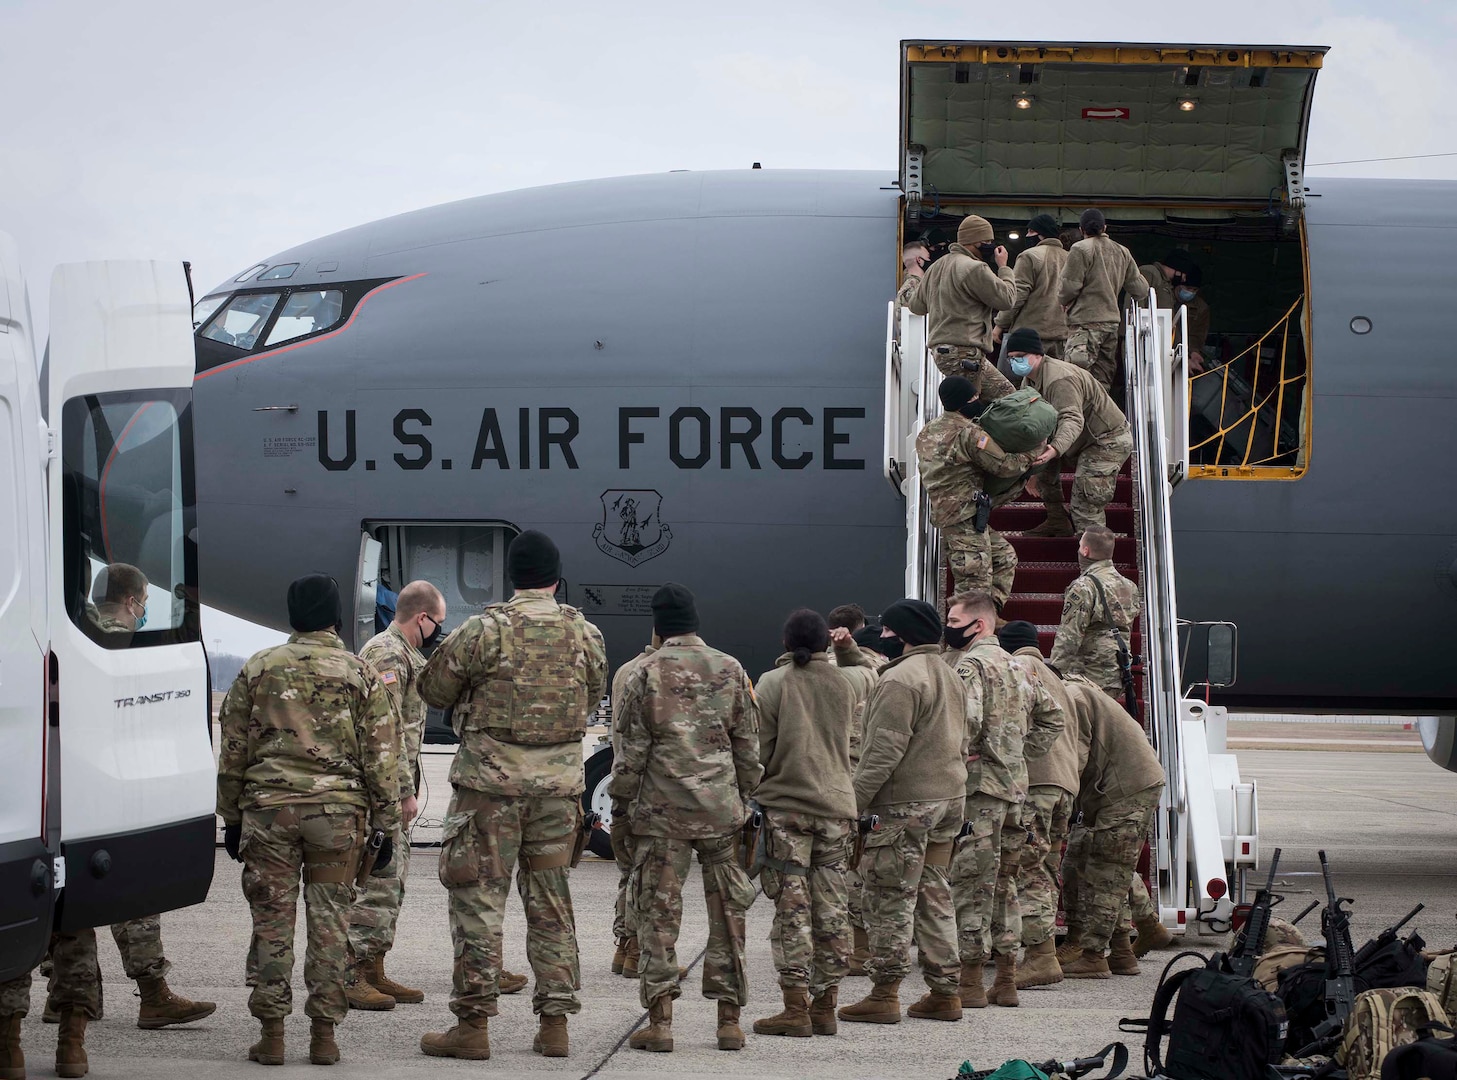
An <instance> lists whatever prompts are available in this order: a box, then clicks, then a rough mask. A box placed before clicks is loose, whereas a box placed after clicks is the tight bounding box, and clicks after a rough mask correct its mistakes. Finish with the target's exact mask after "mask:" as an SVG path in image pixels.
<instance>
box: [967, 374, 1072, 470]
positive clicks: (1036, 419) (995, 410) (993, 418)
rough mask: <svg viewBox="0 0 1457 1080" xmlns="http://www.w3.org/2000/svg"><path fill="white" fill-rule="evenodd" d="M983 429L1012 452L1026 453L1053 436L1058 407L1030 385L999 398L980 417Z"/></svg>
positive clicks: (979, 422)
mask: <svg viewBox="0 0 1457 1080" xmlns="http://www.w3.org/2000/svg"><path fill="white" fill-rule="evenodd" d="M977 423H978V424H980V425H981V429H982V430H983V431H985V432H986V433H987V434H988V435H990V436H991V437H992V438H993V439H996V440H997V445H998V446H1000V447H1001V448H1002V449H1003V450H1005V451H1006V452H1007V453H1009V454H1025V453H1026V452H1027V451H1029V450H1032V449H1035V448H1036V447H1037V445H1038V444H1039V443H1042V442H1045V441H1047V440H1048V439H1050V438H1052V433H1053V432H1054V431H1056V430H1057V410H1056V409H1054V408H1053V407H1052V406H1051V405H1050V404H1048V402H1047V401H1046V399H1045V398H1043V396H1042V395H1041V394H1040V393H1038V392H1037V391H1036V390H1034V389H1032V387H1030V386H1024V387H1023V388H1022V389H1021V390H1014V391H1012V393H1010V394H1008V395H1007V396H1006V397H1000V398H997V400H996V401H993V402H992V403H991V404H990V405H988V406H987V407H986V409H985V410H983V412H982V414H981V418H980V419H979V420H977Z"/></svg>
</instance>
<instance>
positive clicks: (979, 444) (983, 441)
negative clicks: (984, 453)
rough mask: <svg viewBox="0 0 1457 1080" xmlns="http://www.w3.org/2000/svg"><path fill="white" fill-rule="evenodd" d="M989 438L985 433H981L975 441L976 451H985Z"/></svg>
mask: <svg viewBox="0 0 1457 1080" xmlns="http://www.w3.org/2000/svg"><path fill="white" fill-rule="evenodd" d="M990 438H991V436H990V435H988V434H986V433H985V432H983V433H982V437H981V438H980V439H977V440H976V448H977V449H978V450H985V449H986V448H987V440H988V439H990Z"/></svg>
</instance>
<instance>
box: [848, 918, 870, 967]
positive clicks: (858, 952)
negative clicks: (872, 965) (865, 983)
mask: <svg viewBox="0 0 1457 1080" xmlns="http://www.w3.org/2000/svg"><path fill="white" fill-rule="evenodd" d="M869 959H870V936H869V935H868V934H866V933H865V928H864V927H863V926H857V927H855V951H854V952H852V953H851V954H850V971H849V974H851V975H864V974H865V962H866V961H867V960H869Z"/></svg>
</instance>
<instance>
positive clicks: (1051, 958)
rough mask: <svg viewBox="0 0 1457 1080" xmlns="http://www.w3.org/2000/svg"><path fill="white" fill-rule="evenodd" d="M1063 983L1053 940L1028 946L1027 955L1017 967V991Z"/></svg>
mask: <svg viewBox="0 0 1457 1080" xmlns="http://www.w3.org/2000/svg"><path fill="white" fill-rule="evenodd" d="M1060 982H1062V965H1061V964H1059V963H1058V962H1057V949H1056V948H1054V947H1053V944H1052V938H1048V939H1047V940H1046V941H1039V942H1038V943H1037V944H1036V945H1028V946H1027V955H1026V956H1024V957H1023V958H1022V963H1021V964H1020V965H1018V967H1017V989H1018V990H1026V989H1027V988H1028V987H1029V986H1052V985H1053V984H1054V983H1060Z"/></svg>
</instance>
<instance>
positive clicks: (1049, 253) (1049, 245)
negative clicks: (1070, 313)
mask: <svg viewBox="0 0 1457 1080" xmlns="http://www.w3.org/2000/svg"><path fill="white" fill-rule="evenodd" d="M1066 261H1067V251H1066V250H1064V248H1063V246H1062V241H1061V240H1059V239H1057V237H1055V236H1051V237H1047V238H1046V239H1044V240H1043V241H1042V242H1041V243H1039V244H1037V245H1036V246H1035V247H1030V248H1028V249H1027V250H1026V251H1024V252H1022V254H1020V255H1018V256H1017V265H1016V266H1014V267H1013V268H1012V281H1013V283H1014V287H1015V289H1016V298H1015V299H1014V300H1013V302H1012V306H1011V307H1009V308H1007V309H1006V310H1005V311H1003V312H1002V313H1001V314H1000V315H998V316H997V325H998V326H1000V327H1001V328H1002V329H1003V330H1013V329H1016V328H1017V327H1019V326H1030V327H1031V328H1032V329H1034V330H1036V331H1037V334H1038V336H1039V337H1041V338H1042V340H1043V341H1044V342H1047V341H1062V340H1063V339H1064V338H1066V337H1067V316H1066V315H1064V314H1063V312H1062V304H1060V303H1059V302H1058V299H1057V290H1058V287H1059V286H1060V285H1061V284H1062V264H1063V263H1064V262H1066Z"/></svg>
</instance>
